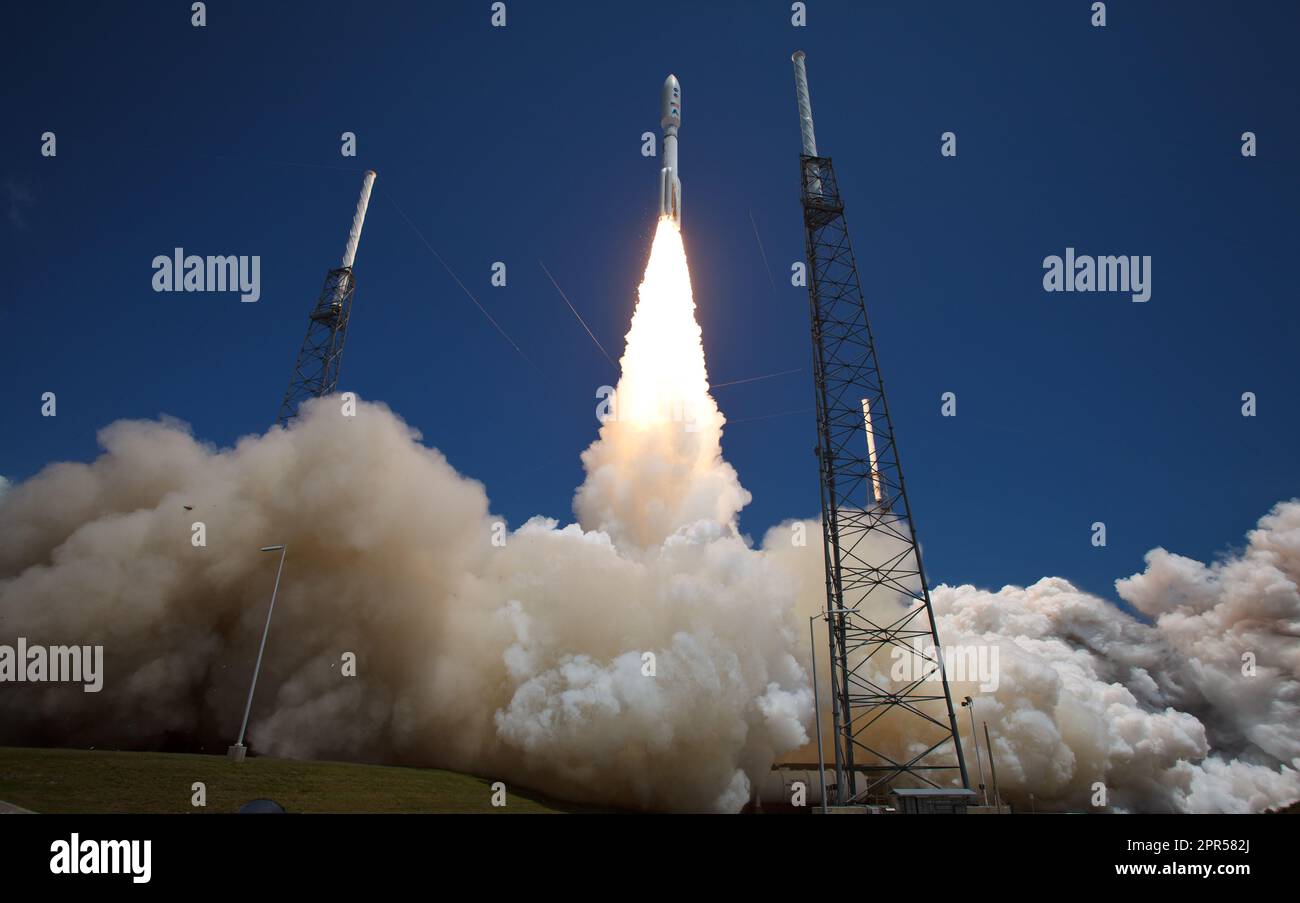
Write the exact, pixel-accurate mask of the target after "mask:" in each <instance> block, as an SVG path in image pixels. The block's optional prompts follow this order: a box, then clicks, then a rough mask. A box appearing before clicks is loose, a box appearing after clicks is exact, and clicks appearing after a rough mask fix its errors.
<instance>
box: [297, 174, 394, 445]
mask: <svg viewBox="0 0 1300 903" xmlns="http://www.w3.org/2000/svg"><path fill="white" fill-rule="evenodd" d="M374 184H375V173H374V170H366V174H365V177H364V178H363V179H362V181H361V197H360V198H359V199H358V200H357V211H356V213H355V214H353V217H352V228H351V229H349V230H348V243H347V246H346V247H345V248H344V250H343V260H342V262H341V263H340V265H339V266H337V267H335V268H334V269H332V270H330V271H329V273H328V274H327V275H326V276H325V285H324V287H323V288H322V289H321V292H320V297H318V298H317V299H316V306H315V307H313V308H312V311H311V314H310V316H309V317H308V320H307V336H306V338H304V339H303V340H302V349H301V350H300V351H299V352H298V360H297V361H296V362H295V363H294V365H293V376H291V377H290V378H289V388H288V390H287V391H286V392H285V393H284V401H282V402H281V403H280V416H279V417H277V418H276V420H275V422H276V423H277V424H279V425H280V426H287V425H288V423H289V421H290V420H292V419H293V418H294V417H296V416H297V415H298V405H300V404H302V403H303V402H304V401H306V400H307V399H308V398H319V397H320V396H322V395H329V394H331V393H333V391H334V389H335V388H336V387H337V386H338V382H339V368H340V367H341V366H342V364H343V341H344V339H346V338H347V335H348V318H349V317H350V316H351V314H352V294H353V291H354V290H355V289H356V280H355V279H354V278H353V276H352V262H353V260H354V259H355V258H356V256H357V244H358V243H359V242H360V241H361V226H362V224H364V223H365V220H366V207H367V206H369V204H370V189H371V188H372V187H373V186H374Z"/></svg>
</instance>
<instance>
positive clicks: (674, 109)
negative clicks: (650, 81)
mask: <svg viewBox="0 0 1300 903" xmlns="http://www.w3.org/2000/svg"><path fill="white" fill-rule="evenodd" d="M660 108H661V116H660V120H659V122H660V125H662V126H663V127H664V128H665V129H668V128H673V129H675V128H676V127H677V126H679V125H681V122H682V86H681V85H680V84H679V83H678V81H677V76H675V75H670V76H668V78H666V79H664V90H663V102H662V103H661V104H660ZM673 134H676V132H673Z"/></svg>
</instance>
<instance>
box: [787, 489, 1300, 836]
mask: <svg viewBox="0 0 1300 903" xmlns="http://www.w3.org/2000/svg"><path fill="white" fill-rule="evenodd" d="M817 529H818V526H817V525H816V524H814V523H810V524H808V530H809V532H810V535H814V536H815V535H816V533H815V531H816V530H817ZM788 536H789V530H788V528H787V527H781V528H776V529H774V530H773V531H772V532H771V533H769V536H768V542H767V545H768V547H769V549H770V554H774V555H779V556H780V557H781V558H783V559H785V561H786V563H787V569H789V570H792V571H797V572H798V573H799V574H800V583H801V591H800V596H799V598H800V610H801V612H807V613H812V612H815V611H816V610H817V609H818V607H819V606H821V605H823V604H824V601H823V599H824V595H823V596H822V598H820V599H819V598H818V594H819V593H824V589H823V586H824V584H823V581H824V576H823V573H822V561H821V550H820V549H816V550H815V552H816V554H809V550H808V549H794V548H790V547H789V541H788ZM783 538H785V541H784V543H782V542H780V540H781V539H783ZM810 545H812V544H810ZM1298 586H1300V502H1298V501H1290V502H1285V503H1282V504H1279V505H1278V506H1277V507H1276V508H1275V509H1274V510H1273V511H1272V512H1271V513H1270V514H1268V515H1267V516H1266V517H1264V518H1263V519H1261V521H1260V523H1259V527H1258V529H1256V530H1254V531H1252V532H1251V534H1250V536H1249V541H1248V545H1247V547H1246V548H1245V550H1244V551H1242V552H1241V553H1239V554H1235V555H1232V556H1230V557H1228V558H1227V559H1226V560H1224V561H1222V562H1220V563H1217V564H1214V565H1210V566H1207V565H1204V564H1202V563H1200V562H1197V561H1193V560H1191V559H1188V558H1183V557H1181V556H1177V555H1173V554H1171V553H1169V552H1167V551H1165V550H1164V549H1157V550H1155V551H1152V552H1150V553H1149V554H1148V555H1147V568H1146V570H1145V571H1144V572H1143V573H1141V574H1138V575H1135V576H1133V577H1130V578H1128V579H1126V580H1120V581H1118V582H1117V589H1118V591H1119V594H1120V596H1121V598H1123V599H1124V600H1125V601H1126V602H1128V603H1129V604H1130V605H1132V606H1133V608H1134V609H1136V610H1138V611H1140V612H1142V613H1143V614H1144V615H1147V616H1149V617H1150V618H1152V619H1153V621H1154V623H1151V624H1147V623H1143V622H1142V621H1141V620H1139V619H1137V618H1135V617H1132V616H1131V615H1129V614H1126V613H1125V612H1124V611H1122V610H1121V609H1120V608H1118V607H1117V606H1116V605H1115V604H1113V603H1111V602H1108V601H1106V600H1104V599H1101V598H1098V597H1096V596H1093V595H1090V594H1088V593H1086V592H1083V591H1082V590H1079V589H1077V588H1075V587H1074V586H1072V585H1071V584H1070V583H1069V582H1068V581H1066V580H1063V579H1060V578H1056V577H1049V578H1044V579H1042V580H1040V581H1038V582H1037V583H1035V584H1033V585H1032V586H1029V587H1024V588H1022V587H1015V586H1008V587H1004V588H1003V589H1001V590H999V591H997V592H990V591H988V590H981V589H977V588H975V587H972V586H956V587H953V586H939V587H936V588H935V589H934V590H933V592H932V600H933V604H934V609H935V614H936V618H937V621H938V628H939V637H940V639H941V640H942V642H943V643H944V645H945V646H946V647H950V648H956V647H965V648H966V649H978V648H981V647H982V648H983V649H984V650H986V652H987V660H988V661H996V662H997V663H998V666H999V667H998V671H997V675H996V676H997V682H996V683H997V685H996V688H995V689H993V690H992V691H991V692H981V689H980V686H979V683H980V682H979V681H978V680H975V679H971V680H964V681H958V682H954V683H953V685H952V692H953V695H954V697H955V698H961V697H963V696H966V695H970V696H972V697H974V699H975V715H976V718H977V723H978V722H985V721H987V722H988V726H989V732H990V734H991V736H992V738H993V755H994V759H995V762H996V766H997V777H998V784H999V788H1000V790H1001V793H1002V795H1003V797H1004V798H1005V799H1010V800H1012V801H1014V802H1015V803H1016V804H1017V805H1018V806H1019V807H1021V808H1024V809H1028V808H1029V806H1030V805H1031V801H1030V799H1029V795H1030V794H1031V793H1032V794H1033V795H1034V798H1035V799H1034V801H1033V805H1036V806H1037V807H1038V808H1039V809H1053V808H1055V809H1083V810H1089V809H1091V808H1092V803H1093V800H1094V798H1095V796H1096V790H1095V789H1094V785H1095V784H1096V783H1101V784H1103V785H1105V799H1106V805H1107V807H1109V808H1111V809H1116V810H1120V811H1146V812H1152V811H1186V812H1251V811H1261V810H1264V809H1267V808H1270V807H1273V806H1278V805H1284V804H1287V803H1290V802H1293V801H1295V800H1296V799H1298V798H1300V775H1298V774H1297V769H1300V644H1298V643H1297V642H1296V638H1297V636H1300V590H1298V589H1297V587H1298ZM819 639H820V634H819ZM994 649H995V650H996V652H994V651H993V650H994ZM818 653H819V656H822V655H824V653H823V652H822V650H820V649H819V650H818ZM995 655H996V658H995V657H994V656H995ZM1243 657H1246V660H1245V661H1243ZM1248 662H1249V663H1253V665H1254V670H1253V671H1250V669H1249V668H1248V669H1246V670H1247V671H1248V672H1249V673H1243V666H1244V665H1246V664H1247V663H1248ZM818 667H819V668H821V669H822V671H821V673H822V674H825V673H826V671H825V670H824V669H825V667H826V666H825V659H824V658H822V660H821V661H820V662H819V666H818ZM959 714H960V717H959V719H958V727H959V730H960V732H961V734H962V743H963V746H964V749H965V750H966V756H967V764H968V766H969V768H970V773H971V779H972V782H974V781H977V780H978V775H977V763H976V759H975V755H974V741H973V738H972V737H971V735H970V722H969V719H968V716H967V715H966V713H965V712H964V711H960V712H959ZM826 723H827V724H829V721H827V722H826ZM978 739H979V743H980V745H981V748H983V744H984V735H983V729H982V727H981V728H979V737H978ZM874 742H875V743H877V744H880V745H881V746H883V747H885V748H892V749H900V748H901V746H902V744H904V742H905V738H901V737H899V738H885V737H879V736H877V737H876V738H875V740H874ZM891 742H892V743H893V745H892V746H891ZM810 749H811V750H812V751H811V752H810V751H809V750H801V751H799V752H797V753H794V754H791V755H790V756H789V759H790V760H791V761H796V760H797V761H803V762H807V761H809V760H810V756H812V755H815V748H810ZM828 749H829V746H828ZM982 754H983V756H984V761H983V767H984V773H985V779H986V781H988V779H989V763H988V759H987V752H983V753H982ZM989 783H991V781H990V782H989Z"/></svg>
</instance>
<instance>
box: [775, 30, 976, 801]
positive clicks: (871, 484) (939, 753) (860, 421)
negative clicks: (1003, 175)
mask: <svg viewBox="0 0 1300 903" xmlns="http://www.w3.org/2000/svg"><path fill="white" fill-rule="evenodd" d="M792 59H793V61H794V73H795V93H796V99H797V101H798V106H799V120H800V126H801V130H802V133H803V154H802V155H801V156H800V158H799V162H800V178H801V182H800V184H801V186H802V192H801V195H802V202H803V218H804V229H805V250H806V253H807V260H808V270H809V272H808V302H809V308H810V311H811V314H812V339H813V381H814V384H815V388H816V401H817V450H816V451H817V459H818V465H819V467H818V469H819V473H820V478H821V506H822V538H823V541H824V546H825V558H826V608H827V610H826V612H825V615H824V616H825V619H826V623H827V631H828V634H829V639H830V663H831V667H830V673H831V684H832V689H831V702H832V720H833V723H834V742H835V790H834V793H833V794H832V795H830V799H831V801H832V802H833V803H836V804H839V805H849V804H855V803H862V802H867V801H871V800H880V799H882V798H883V797H884V795H885V793H886V792H887V791H888V790H889V789H891V787H894V786H898V787H926V786H933V787H947V786H951V783H952V780H953V779H954V778H956V779H958V780H960V782H961V783H960V785H961V787H963V788H969V786H970V783H969V780H968V778H967V775H966V762H965V759H964V758H963V757H962V750H961V739H960V736H959V735H958V731H957V718H956V714H955V712H954V711H953V706H952V697H951V695H950V693H949V689H948V681H947V676H946V674H945V672H944V667H943V659H942V656H941V655H940V647H939V635H938V632H937V631H936V629H935V624H934V613H933V611H932V610H931V607H930V591H929V587H928V585H927V584H926V580H925V570H924V568H923V567H922V565H921V550H920V547H919V546H918V545H917V541H916V533H915V530H914V527H913V522H912V511H911V508H910V506H909V505H908V502H907V492H906V490H905V489H904V485H903V470H902V467H901V466H900V464H899V459H898V449H897V446H896V445H895V443H894V428H893V423H892V422H891V420H890V417H889V405H888V404H887V403H886V401H885V387H884V382H883V380H882V379H881V376H880V368H879V365H878V362H877V359H876V347H875V341H874V339H873V337H872V334H871V326H870V324H869V323H868V321H867V309H866V304H865V302H864V300H863V296H862V287H861V283H860V281H859V279H858V270H857V264H856V263H855V261H854V259H853V248H852V246H851V244H850V242H849V232H848V226H847V224H846V223H845V220H844V202H843V201H842V200H841V199H840V193H839V187H838V185H837V183H836V181H835V170H834V169H833V168H832V166H831V159H830V158H829V157H819V156H818V155H817V142H816V138H815V136H814V133H813V122H812V108H811V105H810V103H809V100H808V80H807V74H806V72H805V69H804V54H803V52H802V51H800V52H798V53H795V54H794V56H793V58H792Z"/></svg>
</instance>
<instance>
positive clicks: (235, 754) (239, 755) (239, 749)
mask: <svg viewBox="0 0 1300 903" xmlns="http://www.w3.org/2000/svg"><path fill="white" fill-rule="evenodd" d="M261 551H263V552H279V553H280V566H279V568H277V569H276V572H275V587H274V588H273V589H272V590H271V607H270V608H269V609H267V611H266V627H265V628H264V629H263V630H262V645H260V646H258V647H257V664H256V665H254V666H253V682H252V683H251V684H249V686H248V704H247V705H245V706H244V723H243V724H241V725H240V726H239V739H238V740H236V741H235V745H234V746H232V747H230V749H228V750H226V755H227V756H228V757H229V758H230V761H232V762H242V761H244V754H245V753H247V752H248V750H247V748H246V747H245V746H244V732H245V731H247V730H248V713H249V712H251V711H252V710H253V691H254V690H256V689H257V674H258V672H259V671H261V670H262V653H263V652H265V651H266V637H267V634H269V633H270V632H271V615H272V614H274V613H275V594H276V592H277V591H278V590H279V589H280V574H281V573H282V572H283V571H284V552H285V548H284V546H263V547H262V549H261Z"/></svg>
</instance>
